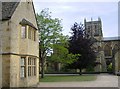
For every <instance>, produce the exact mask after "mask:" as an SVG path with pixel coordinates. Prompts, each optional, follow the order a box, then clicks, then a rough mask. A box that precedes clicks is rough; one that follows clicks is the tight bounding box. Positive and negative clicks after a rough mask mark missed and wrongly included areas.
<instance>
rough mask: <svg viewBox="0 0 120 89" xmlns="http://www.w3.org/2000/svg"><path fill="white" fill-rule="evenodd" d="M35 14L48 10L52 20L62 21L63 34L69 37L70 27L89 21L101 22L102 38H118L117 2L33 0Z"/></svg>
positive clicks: (102, 0)
mask: <svg viewBox="0 0 120 89" xmlns="http://www.w3.org/2000/svg"><path fill="white" fill-rule="evenodd" d="M33 2H34V7H35V12H36V13H40V11H41V10H43V9H44V8H49V11H50V12H52V13H51V16H52V18H59V19H62V26H63V34H64V35H70V28H71V26H72V25H73V24H74V23H75V22H77V23H80V22H81V23H83V22H84V18H86V20H87V21H90V20H91V18H92V20H93V21H95V20H98V17H100V18H101V21H102V30H103V36H104V37H115V36H118V0H89V1H87V0H33Z"/></svg>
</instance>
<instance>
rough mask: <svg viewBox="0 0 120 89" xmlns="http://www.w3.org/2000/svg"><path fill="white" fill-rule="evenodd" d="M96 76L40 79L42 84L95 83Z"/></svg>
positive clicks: (47, 77)
mask: <svg viewBox="0 0 120 89" xmlns="http://www.w3.org/2000/svg"><path fill="white" fill-rule="evenodd" d="M96 78H97V77H96V76H95V75H81V76H79V75H78V76H77V75H72V76H70V75H69V76H66V75H65V76H45V77H44V78H42V79H41V78H40V82H77V81H94V80H96Z"/></svg>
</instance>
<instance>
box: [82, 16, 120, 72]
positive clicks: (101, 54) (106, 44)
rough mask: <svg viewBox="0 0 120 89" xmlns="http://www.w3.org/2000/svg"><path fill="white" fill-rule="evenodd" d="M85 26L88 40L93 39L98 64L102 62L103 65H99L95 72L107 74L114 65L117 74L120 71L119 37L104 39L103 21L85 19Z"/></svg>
mask: <svg viewBox="0 0 120 89" xmlns="http://www.w3.org/2000/svg"><path fill="white" fill-rule="evenodd" d="M84 25H85V35H86V38H88V39H91V40H92V42H93V44H92V48H93V49H94V51H95V52H96V55H97V59H96V61H97V62H100V63H101V65H97V66H96V68H95V70H96V71H97V72H107V67H108V65H109V64H110V63H112V67H113V70H112V72H114V73H116V72H117V71H118V70H120V65H119V62H120V61H119V60H120V57H119V54H120V52H119V50H120V47H119V44H120V38H119V37H108V38H105V37H103V33H102V21H101V19H100V18H98V21H92V19H91V21H88V22H87V21H86V19H84Z"/></svg>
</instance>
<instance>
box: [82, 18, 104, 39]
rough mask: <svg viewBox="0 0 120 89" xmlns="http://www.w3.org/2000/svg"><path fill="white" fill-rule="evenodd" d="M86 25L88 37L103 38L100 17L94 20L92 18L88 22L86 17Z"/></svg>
mask: <svg viewBox="0 0 120 89" xmlns="http://www.w3.org/2000/svg"><path fill="white" fill-rule="evenodd" d="M84 25H85V34H86V38H88V39H90V38H93V37H94V38H95V39H96V40H101V39H102V37H103V33H102V22H101V19H100V18H98V21H93V20H92V18H91V21H88V22H87V21H86V19H84Z"/></svg>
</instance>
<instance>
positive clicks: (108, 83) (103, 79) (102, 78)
mask: <svg viewBox="0 0 120 89" xmlns="http://www.w3.org/2000/svg"><path fill="white" fill-rule="evenodd" d="M95 76H97V78H96V80H93V81H76V82H75V81H73V82H71V81H70V82H40V83H39V84H38V85H37V87H118V76H115V75H109V74H98V75H95Z"/></svg>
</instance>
